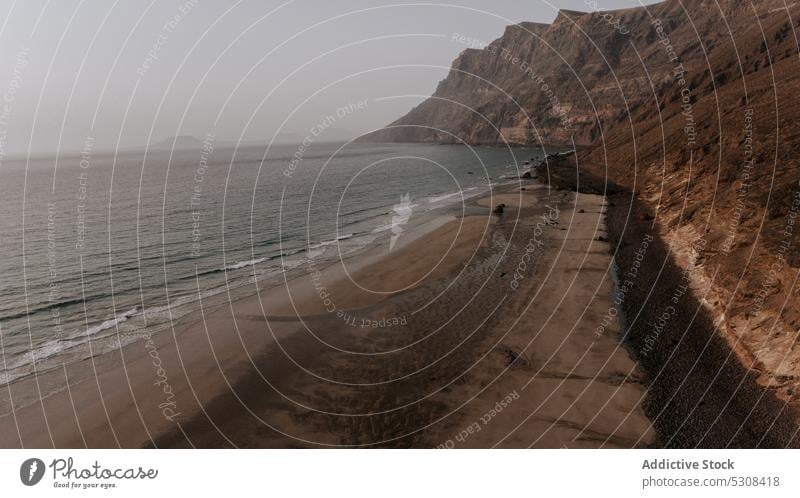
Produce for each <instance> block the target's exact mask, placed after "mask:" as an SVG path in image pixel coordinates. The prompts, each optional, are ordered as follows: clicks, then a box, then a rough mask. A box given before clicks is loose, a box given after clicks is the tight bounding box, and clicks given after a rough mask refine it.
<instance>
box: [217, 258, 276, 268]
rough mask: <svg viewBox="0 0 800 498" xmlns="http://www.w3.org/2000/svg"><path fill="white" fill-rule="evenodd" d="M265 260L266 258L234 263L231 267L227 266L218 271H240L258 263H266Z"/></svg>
mask: <svg viewBox="0 0 800 498" xmlns="http://www.w3.org/2000/svg"><path fill="white" fill-rule="evenodd" d="M267 259H268V258H256V259H251V260H250V261H237V262H236V263H234V264H232V265H228V266H225V267H222V268H220V271H225V270H241V269H242V268H246V267H248V266H253V265H257V264H259V263H263V262H264V261H267Z"/></svg>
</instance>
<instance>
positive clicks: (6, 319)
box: [0, 137, 551, 384]
mask: <svg viewBox="0 0 800 498" xmlns="http://www.w3.org/2000/svg"><path fill="white" fill-rule="evenodd" d="M547 152H548V153H549V152H551V151H547ZM543 155H544V151H543V150H541V149H538V148H508V147H489V146H481V147H476V146H472V147H470V146H464V145H440V144H365V143H347V144H341V143H314V144H300V145H279V146H270V147H268V146H266V145H258V146H255V145H251V146H245V147H234V146H232V145H226V144H218V143H215V140H214V138H213V137H206V138H205V139H204V140H199V141H197V143H196V144H194V145H192V146H188V147H185V148H181V149H179V150H175V149H169V148H164V149H156V150H152V149H151V150H146V149H132V150H124V151H117V152H108V151H95V150H94V147H93V144H92V143H91V142H87V143H86V144H85V147H84V148H83V150H81V151H77V152H75V153H70V154H60V155H58V156H55V155H54V156H51V157H48V156H31V157H28V158H25V159H6V160H4V161H3V162H2V163H1V164H0V275H2V278H0V360H1V361H0V384H7V383H10V382H14V381H17V380H20V379H23V378H25V377H28V376H31V375H35V374H40V373H42V372H46V371H48V370H51V369H55V368H62V366H63V365H64V364H67V363H69V362H75V361H80V360H82V359H85V358H88V357H91V356H93V355H100V354H104V353H106V352H109V351H111V350H114V349H118V348H121V347H123V346H125V345H127V344H130V343H132V342H134V341H137V340H141V339H142V338H144V337H147V336H149V335H150V334H154V333H160V332H162V331H164V330H166V329H168V328H169V326H170V324H171V323H174V322H175V321H177V320H181V319H182V318H184V317H187V315H191V314H193V313H196V312H197V311H198V309H199V305H200V302H201V300H202V304H203V306H204V307H206V306H213V305H214V303H218V304H219V303H224V302H226V301H227V300H231V299H239V298H241V297H245V296H247V295H251V294H254V293H255V292H257V288H258V289H264V288H267V287H269V286H272V285H278V284H279V283H281V282H283V280H284V279H285V278H287V276H291V275H292V274H293V272H302V271H305V270H304V268H306V266H304V262H307V261H308V260H309V259H313V260H315V261H316V262H317V263H318V264H324V263H325V262H327V261H334V260H335V259H336V258H341V257H348V256H352V255H357V254H358V252H359V251H364V250H366V249H367V248H369V247H370V246H371V245H373V244H376V243H377V241H379V240H381V238H382V237H383V238H385V237H392V236H396V235H397V233H398V232H399V231H398V230H397V229H396V228H397V225H398V224H399V223H401V224H408V225H409V226H413V225H414V224H415V223H423V222H425V220H427V219H429V218H430V216H431V215H432V214H433V213H435V212H436V210H437V209H439V208H442V207H443V206H448V205H450V206H452V204H453V203H461V202H463V200H464V199H467V198H469V197H473V196H477V195H484V194H486V193H488V192H490V191H491V189H492V188H495V187H496V186H497V185H499V184H502V183H504V182H512V181H514V180H513V178H514V177H516V176H518V175H520V174H521V172H523V171H525V170H527V169H528V167H529V166H527V165H526V164H525V163H526V162H528V161H530V162H534V161H538V160H539V159H541V158H542V157H543ZM398 207H399V208H398ZM384 240H385V239H384ZM256 286H258V287H256Z"/></svg>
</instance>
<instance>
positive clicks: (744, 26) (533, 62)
mask: <svg viewBox="0 0 800 498" xmlns="http://www.w3.org/2000/svg"><path fill="white" fill-rule="evenodd" d="M782 6H783V2H782V1H781V0H768V1H766V2H758V3H757V4H756V5H755V6H753V5H752V4H751V2H744V1H741V0H722V2H721V3H719V2H711V1H704V2H698V1H692V2H679V1H677V0H669V1H667V2H664V3H661V4H656V5H651V6H647V7H639V8H632V9H625V10H617V11H608V12H592V13H580V12H572V11H560V12H559V13H558V15H557V17H556V19H555V20H554V22H553V23H552V24H550V25H544V24H537V23H521V24H518V25H514V26H509V27H508V28H507V29H506V31H505V33H504V34H503V36H502V37H500V38H499V39H497V40H495V41H493V42H492V43H490V44H489V45H488V46H486V47H485V48H483V49H481V50H478V49H466V50H464V51H463V52H462V53H461V55H459V57H458V58H457V59H456V60H455V61H454V62H453V65H452V68H451V70H450V73H449V74H448V76H447V77H446V78H445V79H444V80H443V81H442V82H441V83H440V84H439V86H438V87H437V89H436V91H435V92H434V94H433V95H432V96H431V97H430V98H429V99H428V100H426V101H424V102H423V103H422V104H420V105H418V106H417V107H415V108H414V109H413V110H411V111H410V112H409V113H408V114H407V115H406V116H403V117H402V118H400V119H399V120H397V121H395V122H394V123H391V124H390V125H389V126H388V127H387V129H385V130H381V131H378V132H376V133H374V134H372V135H370V136H369V137H367V140H369V141H384V142H398V141H400V142H402V141H409V142H446V143H457V142H460V141H464V142H467V143H473V144H478V143H484V144H488V143H503V142H509V143H513V144H536V143H544V144H551V145H552V144H562V145H569V144H571V142H572V140H573V139H574V141H575V143H577V144H580V145H589V144H593V143H598V142H600V141H601V140H602V136H603V134H608V133H609V132H610V129H611V128H612V127H615V126H618V125H623V126H624V125H626V124H628V125H629V124H630V123H628V122H629V121H630V119H631V117H632V116H634V115H635V116H637V117H642V116H644V117H653V116H656V115H657V105H656V104H659V105H666V104H668V103H669V102H671V101H674V99H675V98H676V97H679V95H678V94H677V92H678V90H679V89H678V88H676V81H675V76H674V74H673V73H674V71H675V70H676V66H678V65H680V64H682V65H683V69H685V70H686V71H687V74H686V77H687V78H693V79H692V80H691V81H687V84H688V85H689V86H692V87H696V86H697V84H699V83H700V81H699V78H701V74H702V73H703V72H704V71H708V69H709V67H708V65H709V64H710V63H711V62H714V61H715V60H716V61H718V62H721V63H722V66H718V67H715V68H712V69H713V70H714V71H713V72H714V74H715V75H717V74H718V73H719V72H720V71H725V70H728V69H731V67H730V66H731V65H732V66H734V67H733V69H737V67H735V66H737V59H736V51H737V50H736V49H739V50H741V49H742V48H743V47H739V46H738V45H740V42H739V41H740V40H743V39H744V38H752V37H754V36H755V37H757V36H760V29H759V22H760V23H762V24H764V23H771V22H772V21H773V20H775V19H778V18H782V19H783V20H784V21H788V17H787V11H786V9H783V10H781V9H780V7H782ZM776 9H777V10H776ZM764 27H765V28H766V26H764ZM788 38H793V35H791V34H789V36H788ZM734 41H735V42H736V43H735V45H737V46H736V47H734V43H733V42H734ZM759 45H760V44H759V43H756V45H755V48H758V47H759ZM751 55H753V56H754V57H756V58H761V59H763V57H764V54H763V53H761V54H751ZM775 55H779V54H777V53H775V54H773V56H775ZM784 55H785V54H783V53H781V54H780V56H784ZM795 56H796V53H795ZM747 62H748V63H749V66H748V67H743V68H742V69H743V70H744V69H747V70H757V69H759V68H762V69H763V67H764V62H763V61H762V62H761V65H760V66H757V65H756V64H757V63H756V59H753V60H750V61H747ZM743 63H744V61H743ZM731 76H735V75H731ZM725 82H727V81H723V80H720V81H718V82H717V83H719V84H723V83H725ZM696 90H698V91H701V90H702V91H707V90H710V88H699V87H698V88H696ZM699 97H700V95H698V94H697V91H695V92H693V98H699ZM643 108H644V109H643ZM637 111H640V112H637ZM641 111H644V112H641Z"/></svg>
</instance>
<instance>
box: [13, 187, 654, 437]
mask: <svg viewBox="0 0 800 498" xmlns="http://www.w3.org/2000/svg"><path fill="white" fill-rule="evenodd" d="M469 202H470V203H469V205H468V206H467V209H466V212H467V215H466V216H465V217H462V218H455V219H451V220H449V221H441V222H439V223H436V224H434V225H431V226H429V227H427V229H426V231H425V233H424V234H421V235H419V234H418V235H417V236H413V237H411V236H410V237H407V240H406V241H403V239H402V238H401V239H400V240H401V243H400V244H398V245H397V246H395V248H394V250H392V251H391V252H389V248H388V245H385V244H384V245H381V246H377V247H374V248H372V249H370V250H369V251H368V252H367V253H365V254H362V255H360V256H359V257H358V258H354V259H350V260H345V261H343V262H340V263H338V264H335V265H332V266H330V267H327V268H317V267H315V266H314V264H313V262H312V263H310V264H309V268H308V270H309V274H308V275H306V276H304V277H301V278H298V279H295V280H293V281H291V282H288V283H287V284H286V285H283V286H278V287H276V288H273V289H269V290H266V291H264V292H262V293H261V294H260V295H258V296H253V297H250V298H245V299H241V300H239V301H235V302H233V303H232V304H230V305H226V306H222V307H219V308H217V309H211V310H205V312H204V313H203V316H199V317H195V319H194V320H193V321H185V322H182V323H179V324H177V325H176V326H175V328H174V329H173V330H172V331H167V332H165V333H161V334H159V335H155V336H154V337H153V340H152V341H151V342H149V343H147V342H139V343H134V344H131V345H129V346H127V347H125V348H123V349H122V351H121V352H116V353H114V354H110V355H105V356H103V357H98V358H96V359H95V360H94V365H93V362H91V361H85V362H82V363H81V364H77V365H74V366H71V367H70V368H67V369H65V370H64V372H56V373H50V374H48V376H50V378H44V377H45V376H43V378H41V379H39V382H40V383H42V384H47V385H53V384H57V383H58V382H64V379H65V377H68V378H69V379H75V378H78V379H80V378H83V379H84V380H81V381H79V382H74V383H72V384H71V385H70V389H68V390H63V391H60V392H58V393H56V394H54V395H52V396H49V397H47V398H45V399H44V400H43V401H42V402H40V403H35V404H33V405H30V406H27V407H25V408H22V409H19V410H16V411H15V412H14V414H13V415H9V416H6V417H3V420H2V424H0V427H2V429H0V445H2V446H3V447H18V446H25V447H50V446H57V447H84V446H89V447H116V446H123V447H140V446H156V447H192V446H194V447H231V446H235V447H337V446H369V447H374V446H383V447H437V446H456V447H492V446H504V447H529V446H533V447H563V446H567V447H633V446H647V445H649V444H652V443H653V441H654V432H653V430H652V428H651V426H650V423H649V421H648V419H647V418H646V417H645V415H644V411H643V410H642V407H641V406H640V403H641V400H642V399H644V394H645V389H644V386H643V384H642V381H641V377H642V376H641V374H640V373H639V372H638V370H637V366H636V364H635V363H634V362H633V361H632V360H631V359H630V358H629V356H628V353H627V352H626V350H625V349H624V348H623V347H622V346H621V343H620V341H619V337H618V333H619V323H618V321H617V320H616V318H614V319H611V320H606V321H607V322H608V326H607V327H605V328H604V329H603V331H602V333H598V329H597V327H598V324H599V323H601V322H602V321H603V320H604V317H606V315H609V314H615V313H614V312H613V311H612V312H609V310H611V309H613V303H612V294H613V282H612V278H611V273H610V268H611V260H610V256H609V252H608V245H607V243H605V242H602V241H598V240H596V239H597V238H598V236H601V237H602V236H604V235H605V227H604V221H603V219H604V215H603V211H604V209H605V208H604V206H603V198H602V197H600V196H591V195H583V194H574V193H569V192H559V191H555V190H553V191H551V190H548V189H547V188H546V187H544V186H542V185H539V184H538V183H536V182H534V181H530V182H526V183H525V190H520V189H519V187H518V186H508V187H503V188H501V189H500V193H499V195H498V196H495V197H494V198H491V199H476V200H473V201H469ZM500 202H502V203H504V204H506V206H507V207H506V210H505V212H504V214H503V215H501V216H495V215H491V214H490V210H491V207H493V206H494V205H496V204H498V203H500ZM548 213H549V217H548ZM543 216H544V218H542V217H543ZM532 241H533V242H532ZM94 369H97V372H98V375H96V376H95V375H94ZM11 389H12V394H13V390H14V389H19V390H30V389H36V386H35V384H34V383H32V381H28V382H25V383H18V384H14V385H12V386H11ZM498 407H501V409H499V410H498V409H497V408H498ZM476 424H478V426H479V427H480V430H475V427H476ZM470 427H472V428H473V429H472V430H470V429H469V428H470ZM464 431H467V432H466V435H464V434H465V432H464Z"/></svg>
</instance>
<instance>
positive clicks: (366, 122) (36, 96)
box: [0, 0, 640, 154]
mask: <svg viewBox="0 0 800 498" xmlns="http://www.w3.org/2000/svg"><path fill="white" fill-rule="evenodd" d="M587 3H590V2H589V1H588V0H569V1H557V2H555V3H552V4H551V3H547V2H544V1H541V0H492V1H486V0H449V1H448V2H447V3H423V2H397V1H389V0H371V1H366V0H363V1H360V0H295V1H286V2H281V1H277V0H276V1H273V0H264V1H234V0H156V1H150V0H117V1H114V0H85V1H80V0H38V1H37V0H21V1H17V2H12V1H3V2H0V13H2V15H1V16H0V22H1V23H2V24H1V25H0V30H1V31H0V68H2V70H0V92H2V97H0V98H2V100H3V105H2V106H0V147H2V149H4V150H0V154H1V153H3V152H5V153H6V154H17V153H20V152H25V151H27V150H29V149H30V150H33V151H55V150H79V149H81V148H82V147H83V144H84V142H85V141H86V140H87V137H91V138H92V139H93V147H94V148H96V149H100V148H103V149H108V148H114V147H116V146H117V145H119V146H120V147H130V146H137V145H143V144H145V143H148V142H149V143H154V142H157V141H159V140H162V139H164V138H165V137H168V136H173V135H194V136H196V137H200V138H202V137H204V136H205V135H206V134H207V133H212V134H214V135H215V136H216V139H217V140H218V141H224V140H229V141H237V140H243V141H269V140H270V139H271V138H272V137H273V135H274V134H275V133H277V132H278V131H279V130H280V132H281V133H284V134H294V135H293V136H297V137H300V138H302V137H303V136H305V135H307V134H308V131H309V129H310V128H311V127H312V126H314V125H315V124H318V123H320V122H322V121H323V120H324V119H325V117H326V116H329V115H332V116H334V118H335V119H334V120H333V122H332V123H330V124H331V125H332V128H336V129H341V130H350V131H357V132H363V131H368V130H371V129H374V128H378V127H381V126H383V125H385V124H387V123H388V122H390V121H392V120H393V119H395V118H397V117H399V116H401V115H403V114H404V113H405V112H406V111H407V110H408V109H410V108H411V107H413V106H414V105H416V104H418V103H419V102H420V101H421V96H426V95H430V94H431V93H432V92H433V91H434V89H435V87H436V83H437V82H438V81H439V80H441V79H442V78H443V77H444V76H445V75H446V73H447V70H448V67H449V65H450V62H451V61H452V60H453V59H454V58H455V57H456V56H457V55H458V53H459V52H461V51H462V50H463V49H464V48H466V46H465V45H463V44H459V43H457V42H455V41H453V33H459V34H463V35H465V36H467V37H469V38H473V39H475V40H478V41H480V42H484V43H488V42H490V41H491V40H493V39H495V38H497V37H499V36H500V35H501V34H502V32H503V29H504V27H505V26H506V25H508V24H511V23H515V22H520V21H539V22H550V21H552V19H553V18H554V17H555V15H556V12H557V10H558V9H559V8H568V9H574V10H583V11H585V10H588V9H589V7H587ZM597 4H598V5H599V6H600V7H601V8H603V9H614V8H620V7H627V6H634V5H639V4H640V3H639V1H625V0H614V1H613V2H612V1H610V0H598V1H597ZM397 96H408V97H398V98H390V99H383V100H377V101H376V100H375V99H376V98H381V97H397ZM359 102H366V104H363V103H362V104H361V106H360V107H361V108H359V106H358V103H359ZM350 104H356V105H352V106H351V105H350ZM345 108H346V109H347V110H342V109H345ZM337 110H339V115H337ZM284 138H286V135H284ZM328 138H332V139H335V138H338V137H337V136H336V132H335V131H334V132H329V135H328Z"/></svg>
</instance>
